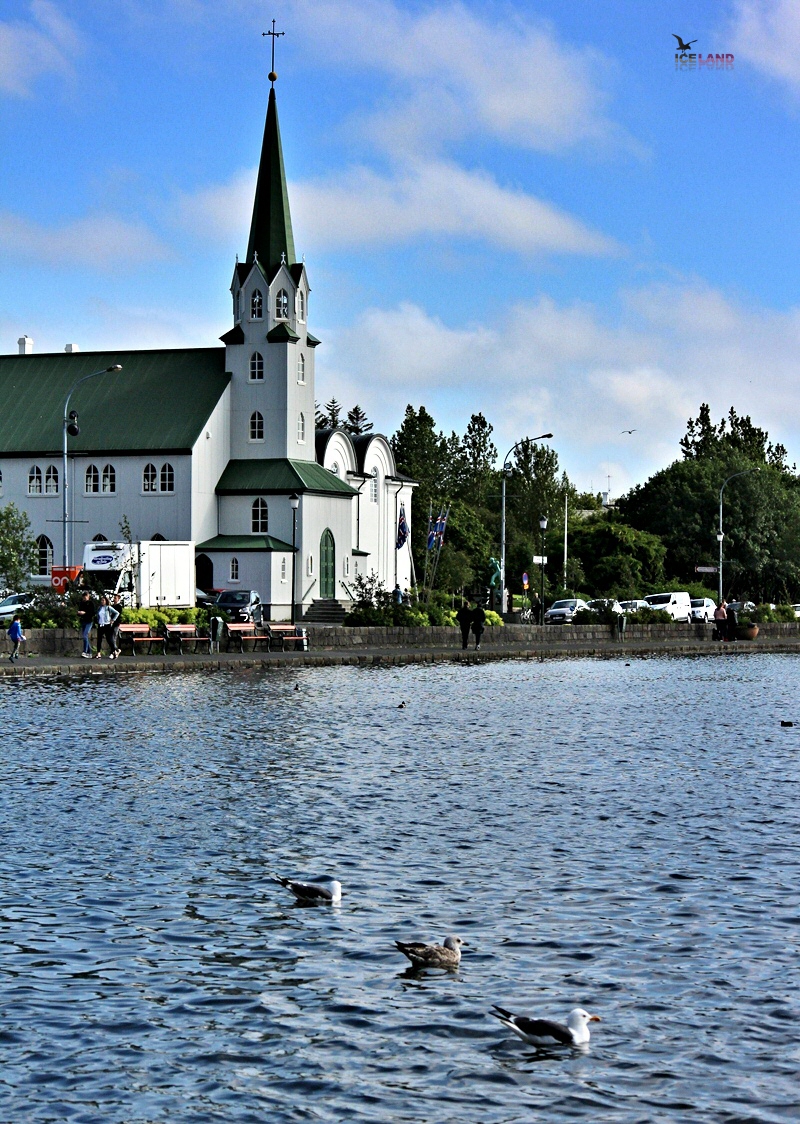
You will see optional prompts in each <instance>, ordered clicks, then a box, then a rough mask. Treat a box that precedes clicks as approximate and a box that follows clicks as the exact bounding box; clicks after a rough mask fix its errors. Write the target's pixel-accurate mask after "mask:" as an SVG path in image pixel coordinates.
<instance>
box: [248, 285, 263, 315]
mask: <svg viewBox="0 0 800 1124" xmlns="http://www.w3.org/2000/svg"><path fill="white" fill-rule="evenodd" d="M263 309H264V298H263V297H262V296H261V290H260V289H255V290H254V292H253V295H252V297H251V298H250V319H251V320H260V319H261V317H262V316H263V315H264V312H263Z"/></svg>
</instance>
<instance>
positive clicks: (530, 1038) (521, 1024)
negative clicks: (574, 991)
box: [489, 1004, 600, 1046]
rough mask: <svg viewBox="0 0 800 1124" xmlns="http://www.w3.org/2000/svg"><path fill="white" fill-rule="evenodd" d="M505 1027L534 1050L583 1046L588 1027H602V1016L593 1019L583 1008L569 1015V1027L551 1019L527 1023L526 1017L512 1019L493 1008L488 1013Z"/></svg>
mask: <svg viewBox="0 0 800 1124" xmlns="http://www.w3.org/2000/svg"><path fill="white" fill-rule="evenodd" d="M489 1014H490V1015H493V1016H494V1017H495V1018H496V1019H499V1020H500V1022H501V1023H502V1024H503V1026H506V1027H508V1029H509V1030H513V1031H514V1033H515V1034H516V1035H517V1036H518V1037H519V1038H521V1039H522V1041H523V1042H528V1043H530V1045H532V1046H584V1045H585V1044H586V1043H587V1042H588V1041H589V1023H599V1022H600V1016H599V1015H590V1014H589V1012H588V1011H584V1010H583V1008H582V1007H576V1008H575V1010H574V1011H570V1013H569V1015H568V1016H567V1021H566V1023H556V1022H552V1021H551V1020H550V1019H528V1018H526V1017H525V1015H512V1014H511V1012H510V1011H506V1010H505V1008H504V1007H498V1006H497V1004H494V1007H493V1009H492V1010H491V1011H490V1012H489Z"/></svg>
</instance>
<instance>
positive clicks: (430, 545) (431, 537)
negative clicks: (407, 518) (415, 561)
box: [428, 515, 439, 550]
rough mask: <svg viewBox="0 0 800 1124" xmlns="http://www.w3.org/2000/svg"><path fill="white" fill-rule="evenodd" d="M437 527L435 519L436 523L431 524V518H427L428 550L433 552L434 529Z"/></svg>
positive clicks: (437, 523) (437, 522) (434, 544)
mask: <svg viewBox="0 0 800 1124" xmlns="http://www.w3.org/2000/svg"><path fill="white" fill-rule="evenodd" d="M438 525H439V521H438V519H437V521H436V523H434V522H433V519H432V518H431V516H430V515H429V516H428V550H433V548H434V547H435V546H436V528H437V527H438Z"/></svg>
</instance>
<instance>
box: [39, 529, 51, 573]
mask: <svg viewBox="0 0 800 1124" xmlns="http://www.w3.org/2000/svg"><path fill="white" fill-rule="evenodd" d="M36 549H37V553H38V570H37V572H38V574H39V575H40V577H46V576H47V575H48V574H49V573H50V571H51V570H52V569H53V544H52V543H51V542H50V539H48V537H47V535H39V537H38V539H37V540H36Z"/></svg>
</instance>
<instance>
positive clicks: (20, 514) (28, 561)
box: [0, 503, 38, 591]
mask: <svg viewBox="0 0 800 1124" xmlns="http://www.w3.org/2000/svg"><path fill="white" fill-rule="evenodd" d="M37 552H38V548H37V546H36V540H35V539H34V538H33V536H32V535H31V524H30V520H29V519H28V516H27V515H26V514H25V512H24V511H20V510H19V508H18V507H16V505H15V504H13V503H7V504H6V505H5V507H2V508H0V582H2V584H3V585H4V586H5V587H6V589H11V590H15V591H20V590H24V589H25V588H26V587H27V586H28V584H29V583H30V576H31V574H32V573H34V572H35V571H36V570H37V569H38V566H37Z"/></svg>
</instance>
